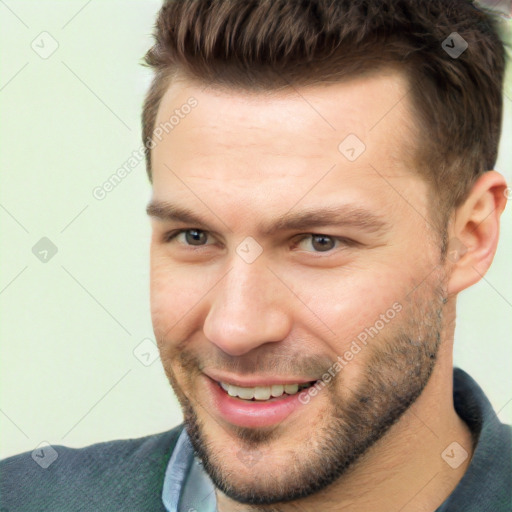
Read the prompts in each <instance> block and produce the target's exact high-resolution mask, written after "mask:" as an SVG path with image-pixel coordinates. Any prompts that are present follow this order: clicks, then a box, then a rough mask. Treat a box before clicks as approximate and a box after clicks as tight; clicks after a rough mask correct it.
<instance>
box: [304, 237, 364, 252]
mask: <svg viewBox="0 0 512 512" xmlns="http://www.w3.org/2000/svg"><path fill="white" fill-rule="evenodd" d="M306 241H308V242H309V245H310V247H313V252H329V251H332V250H333V249H334V248H335V247H336V243H339V244H341V245H342V246H354V245H356V244H357V242H355V241H353V240H350V239H348V238H342V237H333V236H330V235H321V234H318V233H310V234H308V235H306V236H303V237H302V238H300V239H299V240H298V242H297V245H300V244H303V242H306ZM303 245H304V244H303Z"/></svg>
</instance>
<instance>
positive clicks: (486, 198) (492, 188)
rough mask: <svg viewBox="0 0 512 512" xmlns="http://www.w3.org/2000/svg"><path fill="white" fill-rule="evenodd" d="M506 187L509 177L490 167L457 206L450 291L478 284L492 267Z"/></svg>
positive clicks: (452, 231)
mask: <svg viewBox="0 0 512 512" xmlns="http://www.w3.org/2000/svg"><path fill="white" fill-rule="evenodd" d="M506 191H507V183H506V181H505V178H504V177H503V176H502V175H501V174H500V173H498V172H496V171H487V172H486V173H485V174H483V175H482V176H480V178H478V180H477V181H476V182H475V184H474V185H473V187H472V189H471V192H470V194H469V196H468V198H467V199H466V201H465V202H464V204H463V205H461V206H460V207H459V208H457V210H456V212H455V215H454V220H453V222H452V224H451V227H450V231H449V241H448V250H447V265H448V266H449V267H450V268H449V275H450V278H449V281H448V293H449V295H456V294H457V293H459V292H460V291H462V290H464V289H465V288H468V287H469V286H471V285H473V284H475V283H476V282H478V281H479V280H480V279H481V278H482V277H483V276H484V275H485V273H486V272H487V270H488V269H489V267H490V265H491V263H492V260H493V258H494V255H495V253H496V249H497V246H498V239H499V227H500V215H501V213H502V212H503V210H504V209H505V205H506V203H507V197H506V196H507V194H506Z"/></svg>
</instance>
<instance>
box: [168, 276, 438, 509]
mask: <svg viewBox="0 0 512 512" xmlns="http://www.w3.org/2000/svg"><path fill="white" fill-rule="evenodd" d="M430 282H431V283H432V281H430ZM421 288H423V290H424V292H423V294H420V293H419V291H418V290H416V293H415V294H414V296H411V297H409V298H408V299H407V300H405V301H404V307H403V309H402V311H401V312H400V313H399V317H400V325H399V326H398V327H395V326H394V325H391V324H393V323H394V322H396V320H397V319H398V316H397V318H396V319H394V320H392V321H391V322H390V325H388V326H386V327H385V328H384V329H383V331H382V332H380V333H379V334H378V336H376V337H375V338H374V339H373V340H372V341H371V342H370V343H371V345H370V343H369V344H368V346H367V347H365V349H364V350H365V351H366V352H365V353H366V354H367V355H368V362H367V363H366V364H365V366H364V368H363V369H362V371H361V373H360V379H359V382H351V381H349V382H345V379H344V375H343V370H341V372H340V373H339V374H337V376H336V378H335V379H334V380H333V381H332V382H331V385H330V386H327V387H325V388H324V389H323V390H321V391H320V393H329V394H330V396H329V397H328V400H327V402H328V403H330V404H332V411H325V412H324V413H322V417H323V418H325V419H324V423H325V424H323V425H322V426H321V428H319V429H317V430H316V431H314V432H304V436H303V439H304V442H303V444H301V445H300V446H299V447H298V449H297V450H295V451H292V452H286V455H287V456H288V462H287V464H286V470H285V471H281V470H276V471H272V463H273V461H272V458H271V457H269V458H267V459H263V458H262V459H260V460H259V461H258V462H257V463H256V464H255V465H254V466H253V467H252V473H253V478H251V479H250V481H247V480H246V481H239V480H237V471H236V469H235V466H236V464H242V462H241V461H238V460H237V461H234V462H235V464H234V465H233V464H229V467H228V464H226V462H225V457H226V453H227V450H226V447H225V446H222V445H220V444H219V442H218V441H216V440H215V439H212V438H211V436H209V434H208V424H210V423H211V422H213V421H215V420H214V418H213V417H212V415H211V414H209V413H208V410H207V408H208V405H204V406H203V405H201V404H198V407H200V408H201V409H202V412H203V414H202V416H203V418H206V422H205V421H203V420H201V419H200V417H199V415H198V413H197V410H196V407H195V405H193V403H192V401H191V400H189V398H188V397H187V395H186V394H185V392H184V391H183V388H182V387H181V386H180V385H179V384H178V382H177V379H176V375H175V373H174V371H173V370H172V368H171V365H170V364H166V360H165V359H164V358H162V361H163V363H164V368H165V372H166V374H167V377H168V379H169V382H170V383H171V386H172V387H173V389H174V391H175V393H176V395H177V397H178V400H179V402H180V405H181V408H182V411H183V415H184V422H185V427H186V430H187V433H188V436H189V438H190V442H191V444H192V446H193V448H194V451H195V454H196V456H197V457H198V458H199V459H200V460H201V461H202V463H203V468H204V470H205V472H206V473H207V475H208V476H209V477H210V479H211V480H212V482H213V484H214V485H215V486H216V487H217V488H218V489H219V490H220V491H222V493H224V494H225V495H226V496H228V497H229V498H231V499H233V500H235V501H237V502H239V503H243V504H247V505H252V506H253V508H251V509H247V510H253V511H261V512H263V511H268V512H270V511H272V510H276V509H275V508H274V507H275V505H278V504H279V503H289V502H293V501H296V500H300V499H303V498H305V497H308V496H311V495H313V494H315V493H317V492H319V491H321V490H322V489H325V488H326V487H327V486H329V485H330V484H332V483H333V482H335V481H337V480H339V479H340V478H341V477H342V476H343V475H344V474H345V473H346V472H347V470H348V469H349V468H351V467H352V466H353V465H354V464H355V463H356V462H357V461H358V460H359V459H360V458H361V456H362V455H363V454H364V453H365V452H366V451H367V450H368V449H369V448H370V447H371V446H373V445H374V444H375V443H377V442H378V441H379V440H380V439H381V438H382V437H383V436H384V435H385V434H386V433H387V432H388V431H389V429H390V428H391V427H392V426H393V425H394V424H395V423H396V422H397V421H398V420H399V419H400V418H401V416H402V415H403V414H404V412H405V411H407V409H408V408H409V407H410V406H411V405H412V404H413V403H414V402H415V401H416V399H417V398H418V397H419V396H420V394H421V393H422V391H423V389H424V388H425V386H426V385H427V383H428V381H429V378H430V376H431V374H432V371H433V369H434V366H435V364H436V358H437V354H438V350H439V345H440V342H441V331H442V313H443V305H444V303H445V302H446V298H445V292H444V287H443V286H442V279H441V278H440V277H439V275H438V276H437V281H435V282H434V285H432V284H431V285H430V286H429V285H428V283H426V282H425V283H423V284H422V285H421ZM425 288H427V290H425ZM411 295H412V294H411ZM391 329H392V331H393V334H389V332H390V330H391ZM160 345H161V344H160ZM161 346H162V345H161ZM368 351H371V352H368ZM182 356H183V357H180V359H182V360H187V357H186V355H183V354H182ZM356 357H358V356H356ZM196 359H197V358H196V357H195V356H191V357H190V358H188V360H196ZM167 362H170V361H167ZM349 364H350V363H349ZM197 372H198V370H197V368H188V369H187V368H180V373H182V375H187V373H188V374H189V375H197ZM340 387H341V388H342V389H343V395H344V396H343V398H341V393H340V389H339V388H340ZM347 397H349V398H348V399H347ZM307 407H308V405H304V411H305V412H304V414H307ZM312 407H314V406H312ZM316 413H317V414H318V411H316ZM205 423H206V424H205ZM305 424H306V425H307V424H308V422H307V421H306V422H305ZM225 430H226V429H225ZM279 432H280V431H279ZM279 432H278V430H277V429H276V428H262V429H250V428H242V427H236V428H233V429H232V430H231V431H230V435H229V439H230V442H233V441H232V440H233V439H236V440H237V441H239V442H240V444H241V448H242V449H244V450H246V451H250V450H258V447H259V448H261V449H262V450H263V451H265V447H266V446H268V445H269V444H270V443H271V442H273V441H275V440H276V439H278V437H279V436H278V433H279ZM235 436H236V437H235ZM282 458H283V455H282V454H281V455H280V459H281V460H282Z"/></svg>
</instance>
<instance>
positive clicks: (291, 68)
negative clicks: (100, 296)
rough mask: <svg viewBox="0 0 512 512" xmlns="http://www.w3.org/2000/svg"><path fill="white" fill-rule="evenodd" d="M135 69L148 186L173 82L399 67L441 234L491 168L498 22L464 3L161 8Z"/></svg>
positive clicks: (276, 78) (402, 0) (233, 2)
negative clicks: (140, 67) (143, 75)
mask: <svg viewBox="0 0 512 512" xmlns="http://www.w3.org/2000/svg"><path fill="white" fill-rule="evenodd" d="M454 32H456V33H457V34H459V35H460V36H462V38H463V40H464V41H465V42H467V44H468V47H467V49H466V50H465V51H464V52H463V53H462V54H461V55H460V56H458V57H454V56H453V55H450V54H449V53H448V52H447V51H445V48H443V45H442V43H443V41H445V40H447V38H448V37H449V36H451V35H452V34H453V33H454ZM448 40H449V39H448ZM449 41H450V43H451V45H453V44H454V43H453V40H449ZM144 62H145V64H146V65H148V66H150V67H152V68H153V69H154V70H155V76H154V78H153V82H152V85H151V87H150V89H149V91H148V93H147V96H146V99H145V102H144V107H143V114H142V131H143V133H142V138H143V141H144V143H145V146H146V148H145V151H146V167H147V173H148V176H149V179H150V181H151V179H152V178H151V150H150V147H149V145H148V141H149V140H150V139H151V136H152V133H153V130H154V128H155V120H156V116H157V111H158V108H159V105H160V101H161V98H162V96H163V95H164V94H165V91H166V90H167V88H168V86H169V85H170V83H171V82H172V78H173V77H174V76H176V75H177V74H178V73H179V74H182V75H184V76H186V77H190V78H192V79H194V80H197V81H199V82H202V83H205V84H208V85H212V86H218V87H222V88H227V89H239V90H247V91H259V90H278V89H280V88H283V87H285V86H287V85H288V86H290V85H292V86H307V85H317V84H322V83H335V82H339V81H341V80H343V79H344V78H346V77H354V76H357V75H360V74H362V73H364V72H368V71H371V70H374V69H377V68H382V67H384V66H393V67H399V68H400V69H403V71H404V72H405V73H406V75H407V77H408V79H409V84H410V94H411V100H412V105H413V108H414V112H415V114H416V115H417V118H416V119H415V121H416V123H417V126H418V127H419V132H420V133H421V140H420V141H418V144H417V146H418V147H417V148H416V163H417V168H418V171H419V172H421V174H422V176H424V178H425V179H427V181H428V182H429V183H430V184H431V185H432V186H431V205H432V206H433V211H434V212H435V215H434V217H436V216H437V218H436V219H435V221H436V224H443V226H444V225H445V223H446V219H447V213H448V212H450V211H451V209H452V208H454V207H457V206H459V205H460V204H461V203H462V202H463V201H464V199H465V198H466V197H467V194H468V192H469V190H470V188H471V185H472V184H473V183H474V181H475V180H476V179H477V177H478V176H480V175H481V174H482V173H484V172H485V171H487V170H489V169H492V168H493V167H494V165H495V163H496V158H497V152H498V144H499V139H500V134H501V121H502V108H503V106H502V104H503V98H502V89H503V75H504V68H505V49H504V46H503V43H502V42H501V40H500V37H499V35H498V27H497V23H496V21H495V20H494V19H493V18H492V17H491V16H490V15H489V14H487V13H485V12H484V11H483V10H481V9H479V8H477V7H475V6H474V5H473V2H471V1H470V0H451V1H450V0H309V1H308V0H167V1H165V2H164V5H163V6H162V8H161V10H160V12H159V15H158V19H157V22H156V28H155V44H154V46H153V47H152V48H151V49H150V50H149V51H148V52H147V53H146V55H145V58H144ZM439 212H443V214H442V216H441V217H440V216H439ZM443 226H438V227H441V228H442V227H443Z"/></svg>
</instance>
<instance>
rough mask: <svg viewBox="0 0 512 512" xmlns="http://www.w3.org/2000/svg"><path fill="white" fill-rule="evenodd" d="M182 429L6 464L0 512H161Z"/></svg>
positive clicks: (1, 472) (43, 452)
mask: <svg viewBox="0 0 512 512" xmlns="http://www.w3.org/2000/svg"><path fill="white" fill-rule="evenodd" d="M183 428H184V424H183V423H182V424H180V425H178V426H176V427H175V428H173V429H172V430H169V431H167V432H162V433H159V434H154V435H149V436H145V437H141V438H137V439H124V440H115V441H108V442H102V443H97V444H93V445H91V446H87V447H85V448H68V447H65V446H58V445H54V446H51V447H46V448H41V449H39V450H35V451H34V452H26V453H22V454H19V455H15V456H13V457H9V458H7V459H4V460H2V461H0V496H1V502H0V503H1V505H2V508H0V510H17V511H20V512H22V511H26V512H29V511H32V510H34V511H35V510H38V511H43V510H51V511H55V512H57V511H61V510H62V511H64V510H66V511H78V510H98V511H103V510H105V511H106V510H109V511H115V510H134V511H135V510H160V509H161V508H158V507H162V504H161V491H162V486H163V479H164V474H165V469H166V466H167V463H168V461H169V458H170V456H171V454H172V451H173V449H174V446H175V444H176V441H177V439H178V436H179V434H180V433H181V431H182V430H183Z"/></svg>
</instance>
